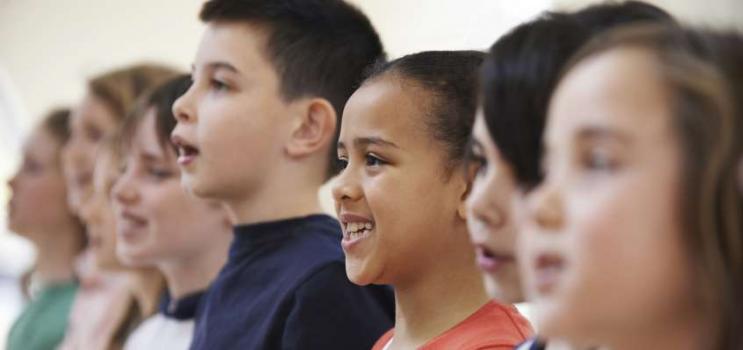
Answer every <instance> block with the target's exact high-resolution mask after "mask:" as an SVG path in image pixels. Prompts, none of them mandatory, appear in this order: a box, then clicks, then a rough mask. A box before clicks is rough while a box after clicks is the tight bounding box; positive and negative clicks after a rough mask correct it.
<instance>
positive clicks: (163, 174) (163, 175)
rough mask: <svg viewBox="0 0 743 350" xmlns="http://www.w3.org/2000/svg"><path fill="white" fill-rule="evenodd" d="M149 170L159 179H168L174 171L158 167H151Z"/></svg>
mask: <svg viewBox="0 0 743 350" xmlns="http://www.w3.org/2000/svg"><path fill="white" fill-rule="evenodd" d="M147 172H148V173H149V174H150V175H151V176H153V177H154V178H156V179H158V180H167V179H169V178H171V177H172V176H173V172H172V171H170V170H163V169H158V168H150V169H148V170H147Z"/></svg>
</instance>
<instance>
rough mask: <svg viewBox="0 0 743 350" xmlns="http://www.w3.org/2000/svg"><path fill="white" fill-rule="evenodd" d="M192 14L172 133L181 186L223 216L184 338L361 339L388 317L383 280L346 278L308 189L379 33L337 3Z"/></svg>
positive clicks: (266, 1) (299, 2)
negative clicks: (193, 29) (223, 237)
mask: <svg viewBox="0 0 743 350" xmlns="http://www.w3.org/2000/svg"><path fill="white" fill-rule="evenodd" d="M201 19H202V20H203V21H205V22H206V23H207V29H206V32H205V34H204V36H203V38H202V41H201V44H200V47H199V50H198V52H197V55H196V61H195V63H194V70H193V73H192V76H193V80H194V83H193V85H192V86H191V88H190V89H189V90H188V92H186V94H185V95H183V96H182V97H181V98H179V99H178V100H177V101H176V103H175V105H174V107H173V109H174V114H175V116H176V119H177V120H178V125H177V126H176V128H175V130H174V131H173V137H172V139H173V141H174V143H175V144H176V145H177V147H178V149H179V158H178V163H179V165H180V167H181V170H182V177H181V181H182V183H183V184H184V185H185V186H186V187H187V188H188V190H189V191H191V192H193V193H194V194H196V195H197V196H199V197H202V198H208V199H213V200H219V201H222V202H224V203H225V204H226V205H227V206H228V207H229V209H230V210H231V212H232V213H233V214H234V218H235V219H236V223H237V226H236V227H235V230H234V231H235V236H234V241H233V243H232V246H231V247H230V253H229V257H228V261H227V264H226V265H225V267H224V268H223V269H222V271H221V272H220V275H219V276H218V278H217V279H216V281H215V282H214V284H213V285H212V287H211V289H210V291H209V293H208V294H207V295H206V300H205V304H204V310H203V314H202V315H201V317H200V319H199V320H198V322H197V325H196V331H195V336H194V340H193V344H192V348H193V349H226V348H241V349H277V348H286V349H300V348H303V349H325V348H333V349H368V348H370V347H371V346H372V344H373V343H374V340H375V339H376V338H377V337H378V336H379V335H380V334H381V333H382V332H384V331H385V330H386V329H388V328H389V327H390V325H391V319H392V315H391V313H392V310H391V301H390V295H389V290H388V289H387V288H385V287H380V286H376V287H367V288H362V287H358V286H355V285H353V284H352V283H350V282H349V281H348V279H347V278H346V276H345V267H344V265H343V252H342V250H341V247H340V244H339V242H340V239H341V233H340V227H339V225H338V222H337V221H335V220H334V219H332V218H331V217H329V216H326V215H322V214H320V213H321V212H322V211H321V209H320V205H319V203H318V198H317V191H318V189H319V187H320V185H321V184H322V183H323V182H324V181H326V180H327V178H328V176H329V175H330V174H332V173H333V171H334V170H335V169H334V166H333V165H334V164H335V162H334V161H331V159H330V157H329V155H330V148H331V145H333V144H334V140H335V139H336V136H335V135H336V125H337V124H338V121H337V119H338V118H339V117H340V111H341V110H342V108H343V105H344V104H345V101H346V99H347V98H348V96H349V95H350V94H351V93H352V92H353V89H354V88H355V87H356V85H357V83H358V81H359V80H360V77H361V72H362V70H363V69H364V68H365V67H367V66H368V65H369V64H370V63H372V62H373V61H374V60H376V59H377V58H379V57H381V56H382V55H383V52H382V46H381V43H380V42H379V37H378V36H377V34H376V33H375V31H374V29H373V28H372V26H371V24H370V23H369V21H368V19H367V18H366V17H365V16H364V15H363V14H362V13H361V12H359V11H358V10H357V9H355V8H353V7H351V6H350V5H348V4H346V3H344V2H343V1H340V0H248V1H239V2H238V1H231V0H213V1H209V2H207V3H206V4H205V5H204V7H203V9H202V11H201Z"/></svg>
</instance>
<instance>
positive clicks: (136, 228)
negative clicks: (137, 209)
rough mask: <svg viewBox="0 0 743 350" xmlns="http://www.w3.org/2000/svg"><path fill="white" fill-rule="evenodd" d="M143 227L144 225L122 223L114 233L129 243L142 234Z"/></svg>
mask: <svg viewBox="0 0 743 350" xmlns="http://www.w3.org/2000/svg"><path fill="white" fill-rule="evenodd" d="M143 226H145V225H144V224H140V223H135V222H128V223H124V224H123V225H120V226H119V227H118V228H117V230H116V232H117V233H118V235H119V237H121V238H122V239H124V240H126V241H131V240H134V239H136V238H137V237H138V236H140V233H141V232H142V228H143Z"/></svg>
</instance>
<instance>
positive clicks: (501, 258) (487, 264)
mask: <svg viewBox="0 0 743 350" xmlns="http://www.w3.org/2000/svg"><path fill="white" fill-rule="evenodd" d="M475 255H476V257H477V265H478V266H479V267H480V269H482V270H484V271H488V272H495V271H497V270H498V269H500V268H501V267H502V266H503V265H505V264H508V263H511V262H514V261H515V260H516V259H515V258H514V257H513V255H508V254H501V253H496V252H494V251H492V250H490V249H489V248H488V247H486V246H484V245H477V246H475Z"/></svg>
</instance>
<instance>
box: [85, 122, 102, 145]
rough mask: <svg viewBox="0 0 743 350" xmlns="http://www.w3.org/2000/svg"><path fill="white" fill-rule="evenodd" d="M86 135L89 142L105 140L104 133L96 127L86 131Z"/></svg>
mask: <svg viewBox="0 0 743 350" xmlns="http://www.w3.org/2000/svg"><path fill="white" fill-rule="evenodd" d="M85 135H86V136H87V137H88V140H91V141H93V142H98V141H100V140H101V139H102V138H103V131H102V130H101V129H99V128H97V127H95V126H90V127H88V128H86V129H85Z"/></svg>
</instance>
